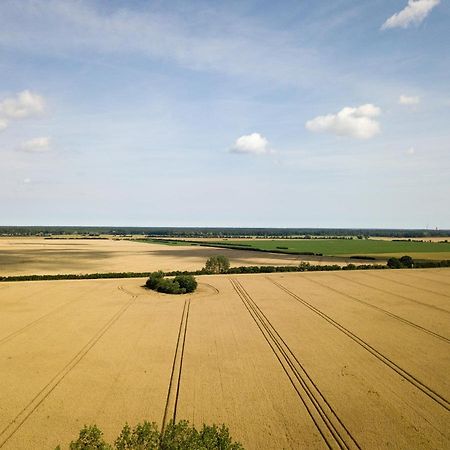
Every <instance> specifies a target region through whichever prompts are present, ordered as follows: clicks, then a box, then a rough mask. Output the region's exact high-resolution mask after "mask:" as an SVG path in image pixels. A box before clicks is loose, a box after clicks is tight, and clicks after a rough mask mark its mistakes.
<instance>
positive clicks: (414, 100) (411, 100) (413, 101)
mask: <svg viewBox="0 0 450 450" xmlns="http://www.w3.org/2000/svg"><path fill="white" fill-rule="evenodd" d="M398 102H399V103H400V105H418V104H419V103H420V98H419V97H417V96H416V97H409V96H408V95H400V97H399V99H398Z"/></svg>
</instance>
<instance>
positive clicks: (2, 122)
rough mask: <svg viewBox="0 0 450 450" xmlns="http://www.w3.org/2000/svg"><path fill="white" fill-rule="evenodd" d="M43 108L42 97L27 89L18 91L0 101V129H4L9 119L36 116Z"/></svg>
mask: <svg viewBox="0 0 450 450" xmlns="http://www.w3.org/2000/svg"><path fill="white" fill-rule="evenodd" d="M44 110H45V101H44V98H43V97H42V96H40V95H38V94H35V93H33V92H30V91H28V90H25V91H22V92H19V93H18V94H17V95H16V96H15V97H8V98H5V99H4V100H2V101H0V130H4V129H5V128H6V127H7V126H8V125H9V121H11V120H20V119H26V118H27V117H32V116H38V115H40V114H42V113H43V112H44Z"/></svg>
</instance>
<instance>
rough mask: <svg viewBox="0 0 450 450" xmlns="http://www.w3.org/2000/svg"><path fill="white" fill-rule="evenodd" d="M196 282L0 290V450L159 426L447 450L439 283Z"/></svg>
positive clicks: (288, 442) (302, 442)
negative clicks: (178, 291)
mask: <svg viewBox="0 0 450 450" xmlns="http://www.w3.org/2000/svg"><path fill="white" fill-rule="evenodd" d="M199 281H200V288H199V290H198V292H197V293H195V294H193V295H191V296H181V297H171V296H165V295H162V294H157V293H154V292H149V291H145V290H143V289H142V288H141V287H140V285H141V284H142V283H143V280H131V279H128V280H83V281H55V282H22V283H5V284H2V285H0V361H1V364H0V384H1V386H2V389H1V401H0V448H2V449H3V448H5V449H29V448H39V449H40V448H54V447H55V446H56V445H57V444H58V443H61V444H63V446H65V445H66V444H67V443H68V442H69V441H70V440H71V439H73V438H74V437H75V435H76V434H77V432H78V430H79V429H80V428H81V427H82V426H83V424H84V423H97V424H98V425H99V426H100V427H101V428H102V429H103V430H104V431H105V434H106V436H107V437H108V438H112V437H113V436H115V435H116V434H117V433H118V431H119V429H120V427H121V426H122V425H123V423H124V422H125V421H128V422H129V423H136V422H137V421H140V420H143V419H148V420H151V421H156V422H158V423H159V424H160V425H161V424H163V422H167V420H168V419H170V418H171V417H176V418H177V419H181V418H186V419H188V420H190V421H192V422H195V423H196V424H201V423H203V422H209V423H211V422H216V423H217V422H219V423H221V422H225V423H227V424H228V425H229V427H230V430H231V433H232V435H233V436H234V437H235V438H236V439H238V440H240V441H241V442H242V443H243V444H244V445H245V447H246V448H248V449H261V448H264V449H280V448H292V449H297V448H314V449H316V448H317V449H321V448H333V449H334V448H350V449H357V448H364V449H366V448H370V449H372V448H408V449H412V448H420V449H428V448H430V449H431V448H441V449H444V448H449V446H450V433H449V430H450V412H449V411H450V410H449V408H450V404H449V398H450V382H449V379H448V373H449V372H450V352H449V342H450V320H449V314H450V270H448V269H436V270H414V271H405V270H402V271H386V272H383V273H381V274H380V273H379V272H369V271H367V272H346V273H339V274H335V273H324V272H322V273H320V272H318V273H303V274H302V273H297V274H273V275H269V276H265V275H251V276H248V275H246V276H233V277H229V276H209V277H199ZM49 429H50V430H52V432H51V433H49V432H48V430H49Z"/></svg>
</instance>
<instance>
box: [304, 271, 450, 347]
mask: <svg viewBox="0 0 450 450" xmlns="http://www.w3.org/2000/svg"><path fill="white" fill-rule="evenodd" d="M331 275H332V276H337V275H333V274H331ZM304 279H306V280H308V281H310V282H311V283H314V284H317V285H318V286H322V287H324V288H325V289H328V290H330V291H332V292H335V293H337V294H339V295H341V296H343V297H346V298H348V299H350V300H353V301H355V302H358V303H361V304H363V305H366V306H368V307H369V308H372V309H375V310H376V311H380V312H381V313H383V314H386V315H387V316H389V317H392V318H393V319H396V320H398V321H400V322H402V323H404V324H406V325H409V326H410V327H413V328H415V329H417V330H419V331H422V332H424V333H427V334H429V335H430V336H433V337H435V338H437V339H440V340H442V341H444V342H446V343H447V344H450V339H448V338H446V337H445V336H442V335H441V334H438V333H435V332H434V331H431V330H429V329H428V328H425V327H423V326H421V325H418V324H417V323H414V322H411V321H410V320H408V319H404V318H403V317H401V316H397V314H394V313H391V312H389V311H387V310H386V309H383V308H380V307H379V306H376V305H374V304H372V303H369V302H366V301H365V300H361V299H360V298H358V297H354V296H353V295H350V294H347V293H346V292H344V291H340V290H339V289H335V288H332V287H330V286H328V285H327V284H325V283H321V282H320V281H316V280H313V279H311V278H309V277H304Z"/></svg>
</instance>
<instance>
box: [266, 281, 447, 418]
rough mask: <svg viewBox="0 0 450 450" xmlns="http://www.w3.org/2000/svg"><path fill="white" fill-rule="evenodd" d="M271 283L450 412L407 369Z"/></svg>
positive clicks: (442, 398)
mask: <svg viewBox="0 0 450 450" xmlns="http://www.w3.org/2000/svg"><path fill="white" fill-rule="evenodd" d="M266 278H267V279H268V280H269V281H270V282H271V283H273V284H275V285H276V286H278V287H279V288H280V289H281V290H282V291H284V292H285V293H286V294H288V295H290V296H291V297H292V298H293V299H295V300H296V301H298V302H299V303H301V304H303V305H304V306H306V307H307V308H309V309H310V310H311V311H313V312H314V313H316V314H317V315H318V316H320V317H322V319H324V320H326V321H327V322H328V323H329V324H330V325H333V326H334V327H335V328H337V329H338V330H339V331H341V332H342V333H344V334H345V335H346V336H348V337H349V338H350V339H352V340H353V341H354V342H356V343H357V344H358V345H360V346H361V347H362V348H364V349H365V350H367V351H368V352H369V353H370V354H372V355H373V356H374V357H375V358H376V359H378V360H379V361H380V362H382V363H383V364H385V365H386V366H388V367H389V368H390V369H392V370H393V371H394V372H396V373H397V374H398V375H400V376H401V377H402V378H403V379H405V380H406V381H408V382H409V383H411V384H412V385H413V386H414V387H415V388H417V389H418V390H420V391H421V392H423V393H424V394H425V395H426V396H428V397H429V398H431V399H432V400H433V401H435V402H436V403H437V404H438V405H440V406H442V407H443V408H444V409H445V410H447V411H450V402H449V401H448V400H447V399H445V398H444V397H443V396H442V395H440V394H438V393H437V392H436V391H434V390H433V389H432V388H430V387H429V386H427V385H425V384H424V383H422V382H421V381H420V380H418V379H417V378H416V377H415V376H414V375H412V374H411V373H409V372H408V371H406V370H405V369H402V368H401V367H400V366H398V365H397V364H396V363H395V362H394V361H392V360H391V359H389V358H388V357H387V356H385V355H383V354H382V353H380V352H379V351H378V350H376V349H375V348H374V347H372V346H371V345H370V344H368V343H367V342H366V341H364V340H363V339H361V338H360V337H359V336H357V335H356V334H354V333H352V332H351V331H350V330H348V329H347V328H345V327H344V326H342V325H341V324H340V323H338V322H336V321H335V320H334V319H332V318H331V317H330V316H327V315H326V314H325V313H323V312H322V311H321V310H320V309H318V308H316V307H315V306H313V305H312V304H311V303H308V302H307V301H306V300H304V299H303V298H301V297H300V296H298V295H297V294H294V293H293V292H292V291H290V290H289V289H287V288H286V287H284V286H283V285H282V284H280V283H278V282H276V281H275V280H272V279H271V278H269V277H266Z"/></svg>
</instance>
